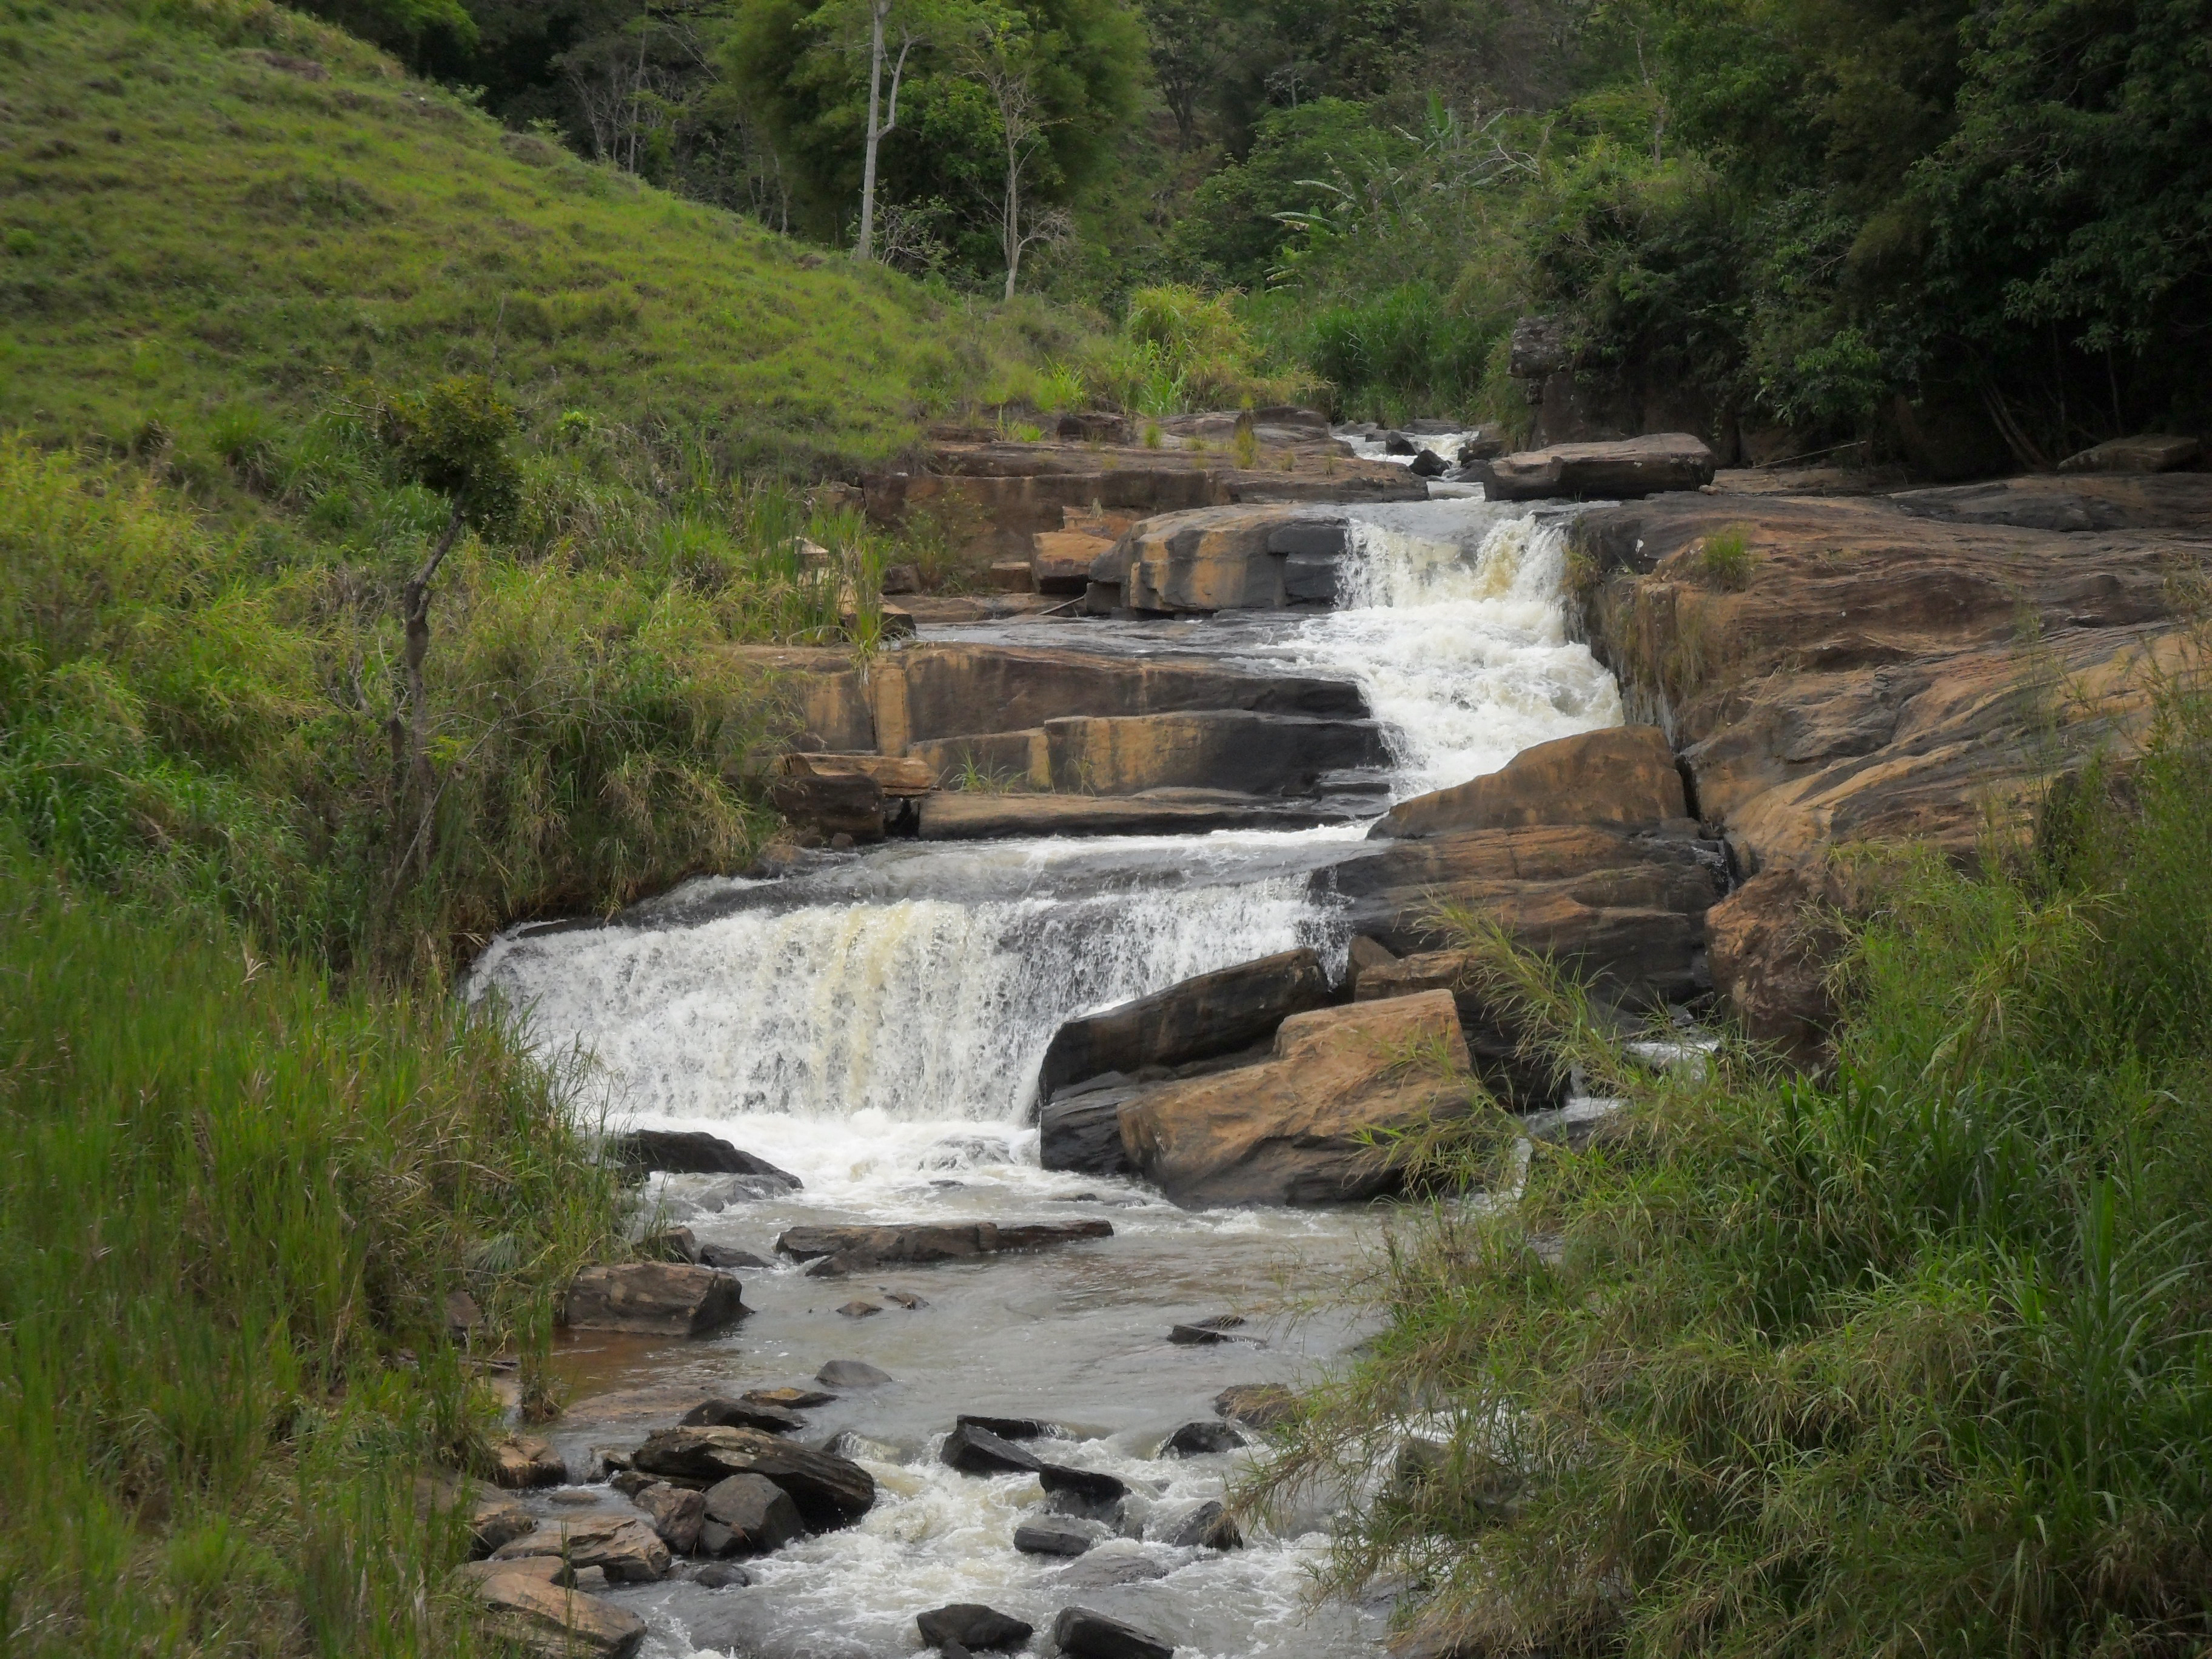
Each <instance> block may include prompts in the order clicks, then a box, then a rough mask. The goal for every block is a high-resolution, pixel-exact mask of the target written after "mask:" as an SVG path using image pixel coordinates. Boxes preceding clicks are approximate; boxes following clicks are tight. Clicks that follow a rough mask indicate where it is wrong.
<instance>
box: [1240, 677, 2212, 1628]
mask: <svg viewBox="0 0 2212 1659" xmlns="http://www.w3.org/2000/svg"><path fill="white" fill-rule="evenodd" d="M2208 819H2212V689H2208V687H2207V686H2206V684H2204V682H2203V678H2202V676H2201V675H2200V676H2199V677H2198V678H2197V679H2196V680H2195V681H2193V682H2191V683H2187V684H2170V685H2168V686H2166V688H2165V689H2164V691H2163V694H2162V698H2161V705H2160V720H2159V724H2158V727H2157V729H2156V731H2155V732H2154V738H2153V741H2152V744H2151V746H2150V749H2149V750H2148V753H2147V754H2146V755H2145V756H2143V757H2142V758H2141V759H2140V761H2139V762H2138V763H2136V764H2134V765H2132V766H2130V767H2129V768H2127V769H2125V770H2124V771H2120V770H2118V769H2109V768H2107V769H2099V770H2095V771H2093V772H2092V773H2091V774H2089V775H2087V778H2086V779H2085V780H2084V781H2082V782H2081V783H2080V784H2078V785H2069V786H2066V787H2060V788H2056V789H2054V791H2053V792H2052V795H2051V800H2050V802H2049V804H2048V805H2047V806H2046V808H2045V811H2044V814H2043V817H2042V821H2041V823H2040V826H2039V830H2038V833H2037V836H2036V837H2035V839H2034V842H2033V845H2031V846H2027V847H2021V848H2015V847H1993V848H1992V849H1991V852H1990V855H1989V857H1988V858H1987V860H1986V861H1985V863H1984V866H1982V867H1981V868H1979V869H1978V870H1975V871H1971V872H1961V871H1959V870H1956V869H1954V868H1951V867H1949V866H1946V865H1944V864H1943V863H1942V861H1940V860H1936V859H1933V858H1930V857H1924V856H1920V855H1917V854H1912V853H1911V852H1900V853H1897V854H1892V855H1889V856H1887V857H1883V858H1881V859H1876V860H1872V861H1871V862H1870V863H1869V865H1868V866H1866V867H1864V868H1863V869H1862V870H1860V871H1859V872H1858V878H1859V880H1860V881H1861V882H1863V884H1864V886H1863V894H1864V895H1865V896H1866V897H1867V899H1868V901H1869V903H1868V907H1867V908H1866V909H1865V910H1864V912H1863V913H1862V914H1860V915H1859V919H1858V920H1857V921H1856V922H1854V923H1852V924H1851V926H1850V929H1849V933H1850V947H1849V951H1848V954H1847V957H1845V959H1844V962H1843V963H1842V964H1841V967H1840V969H1839V978H1838V993H1839V996H1840V1000H1841V1006H1842V1008H1843V1011H1844V1012H1843V1016H1842V1021H1841V1024H1840V1026H1839V1028H1838V1031H1837V1033H1836V1036H1835V1049H1836V1059H1835V1065H1834V1067H1833V1070H1832V1073H1828V1074H1826V1075H1824V1076H1820V1077H1806V1076H1801V1075H1797V1074H1795V1073H1791V1072H1790V1071H1788V1070H1787V1069H1786V1068H1784V1067H1783V1066H1779V1065H1778V1064H1777V1063H1776V1062H1775V1061H1773V1060H1771V1058H1769V1057H1766V1056H1764V1055H1762V1054H1759V1053H1757V1052H1754V1051H1753V1050H1751V1049H1749V1048H1745V1047H1743V1046H1741V1045H1740V1044H1732V1045H1730V1046H1729V1047H1728V1048H1724V1049H1723V1052H1722V1054H1720V1055H1719V1056H1718V1057H1717V1061H1716V1064H1715V1065H1714V1066H1713V1067H1712V1068H1711V1075H1710V1077H1709V1078H1707V1079H1705V1080H1702V1081H1701V1080H1699V1079H1693V1078H1691V1077H1689V1076H1686V1075H1684V1074H1680V1073H1671V1074H1667V1075H1664V1076H1660V1077H1654V1076H1652V1075H1650V1074H1647V1073H1644V1072H1642V1071H1640V1070H1639V1069H1638V1067H1637V1066H1634V1065H1632V1063H1630V1061H1629V1060H1628V1058H1627V1057H1626V1054H1624V1053H1623V1052H1622V1051H1621V1050H1620V1048H1619V1047H1618V1046H1617V1045H1616V1044H1615V1043H1614V1042H1613V1039H1612V1038H1611V1037H1610V1036H1608V1035H1607V1033H1606V1031H1605V1030H1604V1028H1603V1027H1602V1026H1601V1024H1600V1023H1599V1022H1597V1021H1595V1020H1594V1019H1593V1018H1591V1017H1590V1014H1589V1009H1588V1006H1587V1005H1586V1003H1585V1002H1584V1000H1583V998H1582V995H1581V994H1580V993H1579V992H1578V991H1577V989H1576V987H1573V986H1571V984H1568V983H1565V981H1561V980H1560V979H1559V977H1558V976H1557V975H1555V974H1553V972H1552V971H1551V970H1550V969H1548V968H1547V966H1546V965H1545V964H1542V963H1533V962H1531V961H1529V960H1528V959H1527V958H1525V957H1520V956H1517V955H1516V953H1515V952H1513V951H1512V950H1511V949H1510V946H1507V945H1503V944H1502V943H1501V942H1500V941H1499V939H1498V937H1497V936H1496V935H1495V934H1494V933H1485V932H1484V931H1483V930H1481V929H1480V928H1479V927H1470V928H1469V929H1468V930H1467V937H1468V939H1470V940H1471V942H1473V943H1474V945H1476V946H1477V947H1478V948H1479V949H1480V951H1481V953H1482V957H1483V960H1484V961H1485V963H1486V964H1487V965H1486V969H1485V970H1484V976H1485V978H1486V981H1487V983H1486V995H1487V996H1488V998H1489V1000H1490V1001H1491V1002H1492V1006H1495V1007H1498V1009H1500V1010H1502V1011H1504V1012H1507V1013H1508V1015H1509V1016H1510V1017H1511V1018H1516V1019H1518V1020H1520V1021H1521V1022H1522V1023H1523V1024H1524V1026H1525V1029H1526V1030H1528V1033H1529V1041H1530V1045H1531V1051H1532V1054H1534V1055H1535V1056H1540V1057H1543V1058H1547V1059H1549V1060H1552V1061H1553V1062H1554V1063H1556V1064H1559V1065H1560V1066H1566V1065H1568V1064H1573V1065H1575V1066H1579V1067H1580V1068H1581V1070H1582V1072H1583V1075H1584V1077H1585V1078H1586V1079H1588V1082H1589V1086H1590V1087H1591V1088H1593V1089H1594V1090H1595V1091H1600V1092H1616V1093H1620V1094H1622V1095H1624V1096H1626V1097H1627V1099H1628V1100H1629V1103H1630V1104H1629V1107H1628V1109H1627V1111H1626V1113H1625V1114H1624V1115H1623V1116H1622V1117H1620V1118H1619V1119H1617V1120H1615V1121H1614V1124H1613V1126H1612V1127H1609V1128H1608V1130H1607V1132H1605V1133H1601V1135H1600V1136H1599V1137H1598V1138H1597V1139H1596V1140H1595V1141H1594V1142H1593V1143H1592V1145H1591V1146H1589V1148H1588V1149H1586V1150H1584V1151H1583V1152H1579V1153H1577V1152H1567V1151H1565V1150H1564V1149H1562V1148H1559V1147H1556V1146H1539V1147H1537V1148H1536V1151H1535V1154H1534V1158H1533V1160H1532V1162H1531V1164H1530V1166H1529V1168H1528V1179H1527V1187H1526V1189H1525V1192H1524V1194H1523V1195H1522V1200H1521V1201H1520V1202H1519V1203H1518V1204H1517V1205H1516V1206H1511V1207H1510V1208H1507V1209H1504V1210H1503V1211H1501V1212H1497V1213H1491V1214H1484V1213H1481V1212H1480V1211H1478V1210H1477V1209H1475V1208H1474V1207H1472V1206H1462V1205H1460V1204H1457V1203H1453V1204H1442V1205H1438V1206H1436V1207H1435V1208H1434V1209H1433V1210H1432V1211H1431V1212H1430V1213H1429V1214H1428V1215H1427V1216H1426V1217H1425V1218H1423V1219H1421V1220H1419V1221H1418V1222H1417V1223H1416V1224H1414V1225H1411V1226H1408V1227H1407V1228H1405V1229H1403V1230H1401V1231H1399V1232H1398V1234H1397V1235H1396V1237H1395V1238H1394V1239H1393V1240H1392V1243H1391V1245H1390V1248H1389V1250H1388V1252H1387V1253H1386V1255H1384V1257H1383V1259H1382V1260H1380V1261H1378V1262H1377V1264H1376V1271H1375V1273H1374V1274H1373V1276H1372V1278H1371V1279H1370V1281H1369V1283H1368V1284H1366V1285H1364V1286H1363V1287H1361V1289H1360V1291H1358V1294H1359V1295H1362V1296H1365V1297H1376V1298H1379V1300H1380V1303H1381V1306H1382V1309H1383V1312H1384V1314H1385V1316H1386V1323H1385V1327H1384V1329H1383V1332H1382V1334H1380V1335H1379V1336H1378V1337H1377V1339H1376V1340H1375V1342H1374V1343H1373V1344H1372V1345H1370V1347H1369V1349H1368V1350H1367V1351H1366V1352H1364V1355H1363V1356H1362V1357H1361V1358H1359V1359H1358V1361H1357V1362H1356V1363H1355V1364H1353V1365H1352V1367H1351V1368H1350V1369H1349V1370H1346V1372H1345V1373H1343V1374H1342V1375H1341V1376H1340V1377H1339V1378H1337V1379H1336V1381H1335V1382H1334V1383H1333V1384H1332V1385H1331V1386H1329V1387H1328V1388H1325V1389H1322V1391H1321V1392H1320V1393H1319V1394H1318V1395H1316V1398H1315V1400H1314V1401H1313V1402H1312V1406H1311V1409H1310V1412H1309V1413H1308V1415H1307V1417H1306V1419H1305V1420H1304V1422H1303V1424H1302V1425H1299V1426H1298V1428H1297V1430H1296V1431H1295V1432H1294V1434H1293V1435H1292V1436H1291V1440H1290V1443H1289V1445H1288V1449H1287V1455H1286V1456H1285V1459H1284V1460H1283V1461H1282V1462H1280V1463H1279V1464H1278V1465H1276V1466H1275V1468H1273V1471H1272V1472H1271V1474H1269V1475H1268V1476H1267V1479H1266V1480H1264V1481H1263V1482H1262V1486H1261V1492H1260V1494H1259V1495H1260V1496H1262V1497H1265V1496H1268V1495H1272V1494H1277V1493H1283V1492H1289V1491H1291V1490H1292V1489H1295V1488H1297V1487H1299V1486H1304V1485H1307V1484H1309V1483H1317V1484H1318V1485H1320V1486H1322V1487H1323V1488H1324V1489H1334V1490H1336V1491H1339V1492H1343V1493H1344V1494H1346V1498H1348V1500H1349V1501H1350V1502H1351V1503H1352V1507H1353V1510H1354V1515H1353V1518H1352V1520H1351V1522H1349V1524H1348V1525H1347V1526H1346V1528H1345V1529H1344V1531H1343V1533H1342V1534H1341V1536H1340V1542H1339V1546H1338V1551H1337V1554H1336V1559H1335V1575H1334V1576H1335V1581H1336V1582H1337V1583H1339V1584H1340V1585H1345V1586H1349V1585H1355V1584H1368V1583H1376V1582H1378V1581H1381V1582H1395V1583H1400V1584H1401V1585H1406V1586H1410V1587H1411V1593H1410V1594H1409V1595H1407V1602H1408V1603H1409V1606H1410V1607H1411V1608H1412V1609H1413V1613H1414V1616H1415V1617H1416V1619H1417V1620H1418V1621H1419V1622H1420V1623H1422V1624H1424V1625H1425V1626H1427V1627H1428V1629H1429V1630H1430V1631H1431V1633H1432V1634H1434V1635H1435V1636H1437V1638H1438V1639H1439V1641H1440V1642H1442V1643H1443V1644H1446V1645H1449V1644H1458V1650H1460V1651H1466V1652H1479V1653H1497V1654H1505V1653H1544V1654H1550V1655H1556V1656H1562V1659H1564V1656H1583V1655H1589V1656H1596V1655H1622V1656H1639V1659H1641V1656H1660V1655H1667V1656H1677V1655H1714V1656H1718V1655H1730V1656H1735V1655H1753V1654H1756V1655H1778V1656H1796V1655H1802V1656H1823V1659H1825V1656H1836V1659H1843V1656H1853V1659H1860V1656H1904V1655H1913V1656H1936V1655H1946V1656H1951V1655H1956V1656H1980V1655H1990V1656H1996V1655H2005V1656H2059V1655H2067V1656H2075V1655H2079V1656H2090V1655H2109V1656H2119V1655H2130V1656H2133V1655H2141V1656H2167V1655H2176V1656H2179V1655H2184V1654H2191V1655H2193V1654H2199V1653H2202V1652H2203V1651H2204V1650H2206V1644H2207V1643H2208V1642H2212V1588H2208V1586H2212V1465H2208V1462H2207V1460H2206V1455H2205V1449H2206V1447H2207V1446H2208V1445H2212V1300H2208V1296H2207V1291H2206V1288H2205V1286H2206V1282H2207V1281H2206V1267H2207V1259H2208V1254H2212V1232H2208V1228H2207V1219H2206V1212H2205V1209H2204V1201H2203V1195H2204V1193H2205V1191H2206V1189H2207V1187H2208V1185H2212V866H2208V865H2207V862H2206V860H2205V859H2204V857H2203V846H2204V828H2203V826H2204V824H2205V823H2206V822H2207V821H2208ZM1480 1124H1481V1127H1480V1129H1479V1130H1477V1131H1475V1132H1473V1133H1463V1135H1462V1139H1459V1140H1458V1141H1457V1142H1455V1143H1454V1144H1452V1145H1450V1146H1447V1147H1445V1148H1443V1150H1442V1152H1441V1153H1439V1154H1438V1155H1440V1156H1441V1155H1446V1154H1448V1155H1449V1156H1452V1157H1455V1158H1457V1160H1458V1162H1459V1166H1460V1170H1461V1172H1462V1173H1463V1174H1464V1173H1468V1172H1472V1173H1474V1175H1475V1176H1477V1177H1478V1178H1480V1177H1481V1176H1489V1177H1491V1178H1492V1179H1493V1180H1495V1179H1498V1178H1500V1177H1502V1176H1503V1175H1504V1173H1505V1170H1506V1168H1507V1167H1509V1166H1508V1160H1509V1159H1510V1150H1509V1149H1510V1145H1511V1142H1512V1140H1513V1139H1515V1138H1516V1131H1515V1130H1514V1129H1513V1127H1511V1125H1510V1121H1509V1120H1506V1119H1504V1117H1503V1116H1502V1115H1498V1114H1490V1115H1486V1116H1485V1117H1484V1118H1483V1119H1481V1120H1480Z"/></svg>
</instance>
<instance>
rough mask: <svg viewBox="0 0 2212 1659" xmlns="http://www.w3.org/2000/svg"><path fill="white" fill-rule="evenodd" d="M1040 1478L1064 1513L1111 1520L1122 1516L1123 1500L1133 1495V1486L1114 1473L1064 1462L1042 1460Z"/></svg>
mask: <svg viewBox="0 0 2212 1659" xmlns="http://www.w3.org/2000/svg"><path fill="white" fill-rule="evenodd" d="M1037 1479H1038V1480H1041V1481H1042V1482H1043V1483H1044V1489H1045V1492H1046V1494H1047V1496H1048V1498H1051V1500H1052V1501H1053V1504H1054V1507H1055V1508H1057V1509H1058V1510H1060V1512H1061V1513H1062V1514H1064V1515H1073V1516H1079V1517H1081V1518H1084V1519H1086V1520H1091V1521H1103V1522H1108V1523H1109V1524H1111V1523H1112V1522H1114V1521H1115V1520H1116V1519H1118V1518H1119V1517H1120V1516H1121V1500H1122V1499H1123V1498H1126V1497H1127V1496H1128V1495H1129V1488H1128V1487H1127V1486H1125V1485H1124V1484H1123V1483H1122V1482H1121V1481H1120V1480H1115V1478H1114V1477H1113V1476H1112V1475H1110V1474H1101V1473H1100V1472H1099V1471H1097V1469H1077V1468H1069V1467H1068V1466H1067V1465H1066V1464H1064V1463H1045V1462H1040V1463H1039V1464H1038V1465H1037Z"/></svg>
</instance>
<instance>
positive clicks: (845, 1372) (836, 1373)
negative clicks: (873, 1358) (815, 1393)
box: [814, 1359, 898, 1403]
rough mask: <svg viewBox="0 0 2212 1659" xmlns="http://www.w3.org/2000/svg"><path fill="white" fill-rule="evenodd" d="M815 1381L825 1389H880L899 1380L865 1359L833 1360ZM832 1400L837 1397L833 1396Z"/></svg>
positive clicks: (824, 1366) (818, 1373)
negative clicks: (885, 1384)
mask: <svg viewBox="0 0 2212 1659" xmlns="http://www.w3.org/2000/svg"><path fill="white" fill-rule="evenodd" d="M814 1380H815V1381H816V1382H817V1383H820V1384H821V1385H822V1386H823V1388H825V1389H879V1388H881V1387H883V1385H884V1383H894V1382H896V1381H897V1380H898V1379H897V1378H896V1377H894V1376H892V1375H891V1374H890V1372H889V1371H884V1370H877V1369H876V1368H875V1367H874V1366H873V1365H871V1364H868V1362H867V1361H866V1360H865V1359H832V1360H830V1361H829V1363H828V1364H824V1365H823V1367H822V1369H821V1370H818V1371H817V1372H815V1373H814ZM830 1398H831V1399H833V1400H834V1399H835V1398H836V1395H831V1396H830ZM824 1403H827V1402H826V1401H825V1402H824Z"/></svg>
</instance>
